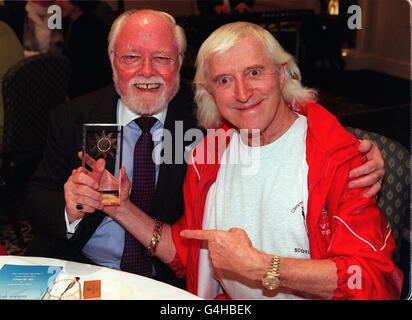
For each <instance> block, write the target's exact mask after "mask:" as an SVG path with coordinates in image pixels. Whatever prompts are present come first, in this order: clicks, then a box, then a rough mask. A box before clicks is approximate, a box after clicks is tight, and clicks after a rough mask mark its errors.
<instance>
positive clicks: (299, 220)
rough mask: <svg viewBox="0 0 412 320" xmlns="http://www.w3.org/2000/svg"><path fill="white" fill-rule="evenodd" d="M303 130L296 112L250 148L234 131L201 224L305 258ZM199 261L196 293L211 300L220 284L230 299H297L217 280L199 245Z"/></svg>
mask: <svg viewBox="0 0 412 320" xmlns="http://www.w3.org/2000/svg"><path fill="white" fill-rule="evenodd" d="M306 129H307V119H306V117H304V116H301V115H299V117H298V118H297V119H296V121H295V122H294V123H293V125H292V126H291V127H290V128H289V130H288V131H287V132H285V133H284V134H283V135H282V136H281V137H280V138H279V139H277V140H276V141H274V142H273V143H271V144H269V145H265V146H262V147H249V146H247V145H246V144H244V143H243V141H242V139H241V138H240V136H239V134H238V133H234V135H233V137H232V140H231V142H230V144H229V146H228V148H227V149H226V151H225V153H224V154H223V156H222V164H221V166H220V169H219V172H218V175H217V179H216V182H215V184H214V185H213V186H212V187H211V188H210V190H209V193H208V195H207V199H206V203H205V212H204V219H203V229H205V230H206V229H218V230H224V231H228V230H229V229H230V228H242V229H244V230H245V231H246V232H247V234H248V235H249V238H250V240H251V241H252V244H253V246H254V247H255V248H256V249H258V250H261V251H264V252H266V253H269V254H276V255H278V256H281V257H289V258H302V259H309V258H310V254H309V240H308V235H307V229H306V222H305V217H306V211H307V210H306V208H307V198H308V190H307V174H308V165H307V163H306ZM252 164H253V165H252ZM199 262H200V270H199V290H198V294H199V296H201V297H204V298H207V299H213V298H214V297H215V296H216V295H217V294H218V293H220V292H221V288H219V285H221V286H222V287H223V288H224V290H225V291H226V292H227V293H228V294H229V295H230V296H231V297H232V298H233V299H267V298H271V299H300V297H298V296H296V295H294V294H293V293H292V292H290V291H287V292H286V291H284V290H285V289H282V288H281V289H282V290H283V291H282V292H280V291H279V290H278V291H275V292H269V291H268V290H263V288H262V285H261V281H258V282H255V283H252V282H251V281H249V280H246V279H240V278H237V277H236V278H235V277H234V275H233V273H227V274H225V277H224V278H222V279H220V284H219V283H218V282H217V281H216V280H214V278H213V276H212V270H211V265H210V261H209V256H208V251H207V249H201V252H200V261H199Z"/></svg>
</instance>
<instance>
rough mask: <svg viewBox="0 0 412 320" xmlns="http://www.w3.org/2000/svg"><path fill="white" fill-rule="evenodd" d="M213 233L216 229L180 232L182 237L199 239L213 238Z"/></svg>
mask: <svg viewBox="0 0 412 320" xmlns="http://www.w3.org/2000/svg"><path fill="white" fill-rule="evenodd" d="M213 234H214V230H183V231H181V232H180V235H181V236H182V237H185V238H191V239H198V240H211V239H212V237H213Z"/></svg>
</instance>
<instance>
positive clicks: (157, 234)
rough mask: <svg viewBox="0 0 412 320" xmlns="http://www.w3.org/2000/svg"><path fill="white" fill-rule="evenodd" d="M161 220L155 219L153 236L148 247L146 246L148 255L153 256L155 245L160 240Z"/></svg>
mask: <svg viewBox="0 0 412 320" xmlns="http://www.w3.org/2000/svg"><path fill="white" fill-rule="evenodd" d="M162 226H163V222H162V221H159V220H155V226H154V228H153V236H152V240H151V241H150V244H149V247H148V248H147V254H148V255H149V257H152V256H154V254H155V252H156V249H157V246H158V244H159V241H160V236H161V232H162Z"/></svg>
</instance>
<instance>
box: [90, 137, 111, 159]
mask: <svg viewBox="0 0 412 320" xmlns="http://www.w3.org/2000/svg"><path fill="white" fill-rule="evenodd" d="M112 135H113V132H110V133H109V134H108V135H106V132H105V131H104V130H103V131H102V133H101V134H100V136H99V135H98V134H96V144H95V145H94V146H93V148H92V150H91V151H92V152H93V153H95V154H96V157H103V158H104V159H106V158H107V156H111V157H112V158H113V159H114V152H115V150H116V148H117V146H116V140H117V139H116V138H113V137H112Z"/></svg>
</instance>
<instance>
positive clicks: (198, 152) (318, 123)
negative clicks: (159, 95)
mask: <svg viewBox="0 0 412 320" xmlns="http://www.w3.org/2000/svg"><path fill="white" fill-rule="evenodd" d="M301 113H302V114H303V115H305V116H306V117H307V119H308V130H307V138H306V161H307V163H308V166H309V171H308V191H309V198H308V212H307V217H306V224H307V229H308V234H309V246H310V255H311V259H330V260H333V261H334V262H335V263H336V267H337V275H338V283H337V289H336V290H335V291H334V294H333V298H334V299H399V296H400V292H401V286H402V280H403V275H402V272H401V271H400V270H399V269H398V268H397V267H396V266H395V265H394V263H393V261H392V255H393V253H394V251H395V243H394V240H393V237H392V235H391V232H390V228H389V225H388V222H387V221H386V219H385V217H384V216H383V215H382V213H381V212H380V211H379V208H378V207H377V205H376V199H374V198H373V199H368V198H365V197H362V195H361V194H362V192H363V191H365V190H364V189H348V188H347V185H348V182H349V178H348V173H349V171H350V170H351V169H352V168H356V167H358V166H359V165H360V164H361V163H363V162H364V161H365V160H364V158H363V156H362V154H360V153H359V152H358V151H357V148H358V144H359V141H358V140H357V139H356V138H355V137H354V136H353V135H352V134H350V133H348V132H347V131H346V130H345V129H344V128H342V126H341V125H340V124H339V122H338V121H337V120H336V118H335V117H334V116H333V115H332V114H330V113H329V112H327V111H326V110H325V109H324V108H322V107H321V106H320V105H318V104H317V103H314V102H312V103H309V104H308V105H307V106H306V107H305V108H304V110H303V111H302V112H301ZM229 129H230V127H229V126H228V125H226V124H223V125H222V126H221V127H220V128H219V129H217V130H214V131H213V132H211V133H209V134H208V136H207V137H206V138H205V139H204V140H203V141H202V142H201V143H200V144H199V145H198V146H197V147H196V148H195V150H194V152H193V153H192V158H191V161H189V164H188V170H187V174H186V177H185V182H184V197H185V214H184V216H183V217H182V218H181V219H180V220H179V221H178V222H177V223H176V224H175V225H173V227H172V234H173V241H174V243H175V245H176V256H175V258H174V260H173V261H172V263H171V264H170V267H171V268H172V269H174V270H175V271H176V273H177V274H178V275H180V276H182V277H184V276H185V277H186V280H187V289H188V291H190V292H191V293H193V294H197V286H198V268H199V252H200V244H201V242H200V241H199V240H194V239H190V240H189V239H186V238H182V237H181V236H180V231H181V230H184V229H201V228H202V220H203V211H204V206H205V201H206V196H207V193H208V191H209V188H210V187H211V185H212V184H213V183H214V182H215V180H216V176H217V173H218V171H219V163H218V161H217V160H218V159H220V157H221V155H222V154H223V151H224V150H225V148H226V147H227V145H228V143H229V141H228V140H229V139H221V137H222V135H225V134H227V132H229V131H228V130H229ZM211 142H213V144H212V143H211ZM208 144H209V148H208ZM213 158H214V159H215V162H216V163H215V164H213V163H210V162H211V161H210V160H211V159H213ZM206 159H208V161H209V162H206ZM268 253H271V254H276V252H268ZM359 276H360V278H359ZM359 280H361V281H359Z"/></svg>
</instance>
